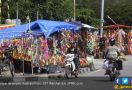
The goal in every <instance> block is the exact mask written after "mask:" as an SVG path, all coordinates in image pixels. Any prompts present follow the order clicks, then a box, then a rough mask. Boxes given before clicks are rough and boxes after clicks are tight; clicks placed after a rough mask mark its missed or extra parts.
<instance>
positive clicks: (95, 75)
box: [0, 56, 132, 90]
mask: <svg viewBox="0 0 132 90" xmlns="http://www.w3.org/2000/svg"><path fill="white" fill-rule="evenodd" d="M126 58H127V59H128V61H125V62H124V70H122V71H121V77H128V76H129V77H132V70H131V69H132V56H127V57H126ZM102 63H103V60H101V59H100V60H99V59H98V61H97V60H96V61H95V66H96V68H97V69H99V70H97V71H95V72H88V73H84V74H80V77H79V78H76V79H75V78H72V79H69V80H67V79H63V78H62V79H47V80H46V79H45V80H43V81H41V82H40V83H41V85H21V86H9V85H8V86H6V87H4V86H3V87H2V86H0V88H1V89H0V90H4V89H5V90H11V87H13V88H14V89H13V90H16V88H19V90H21V89H22V90H24V89H25V90H26V89H27V88H29V90H30V89H31V90H114V85H115V83H114V82H111V81H109V78H108V77H107V76H104V72H105V71H104V70H103V69H101V65H102ZM42 83H43V84H42ZM17 90H18V89H17ZM124 90H125V89H124ZM127 90H128V89H127Z"/></svg>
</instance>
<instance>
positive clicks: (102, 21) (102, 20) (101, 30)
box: [100, 0, 104, 37]
mask: <svg viewBox="0 0 132 90" xmlns="http://www.w3.org/2000/svg"><path fill="white" fill-rule="evenodd" d="M103 24H104V0H102V5H101V26H100V36H101V37H103Z"/></svg>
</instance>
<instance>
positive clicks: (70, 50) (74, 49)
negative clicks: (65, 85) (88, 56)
mask: <svg viewBox="0 0 132 90" xmlns="http://www.w3.org/2000/svg"><path fill="white" fill-rule="evenodd" d="M67 53H71V54H74V55H75V58H74V60H73V61H74V63H75V67H76V70H77V71H78V70H79V65H80V62H79V50H78V49H77V47H76V43H72V44H71V47H70V48H68V50H67Z"/></svg>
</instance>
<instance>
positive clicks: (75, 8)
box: [73, 0, 76, 21]
mask: <svg viewBox="0 0 132 90" xmlns="http://www.w3.org/2000/svg"><path fill="white" fill-rule="evenodd" d="M73 6H74V21H75V20H76V0H74V5H73Z"/></svg>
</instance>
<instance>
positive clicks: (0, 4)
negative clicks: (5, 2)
mask: <svg viewBox="0 0 132 90" xmlns="http://www.w3.org/2000/svg"><path fill="white" fill-rule="evenodd" d="M1 7H2V2H1V0H0V24H1Z"/></svg>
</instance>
